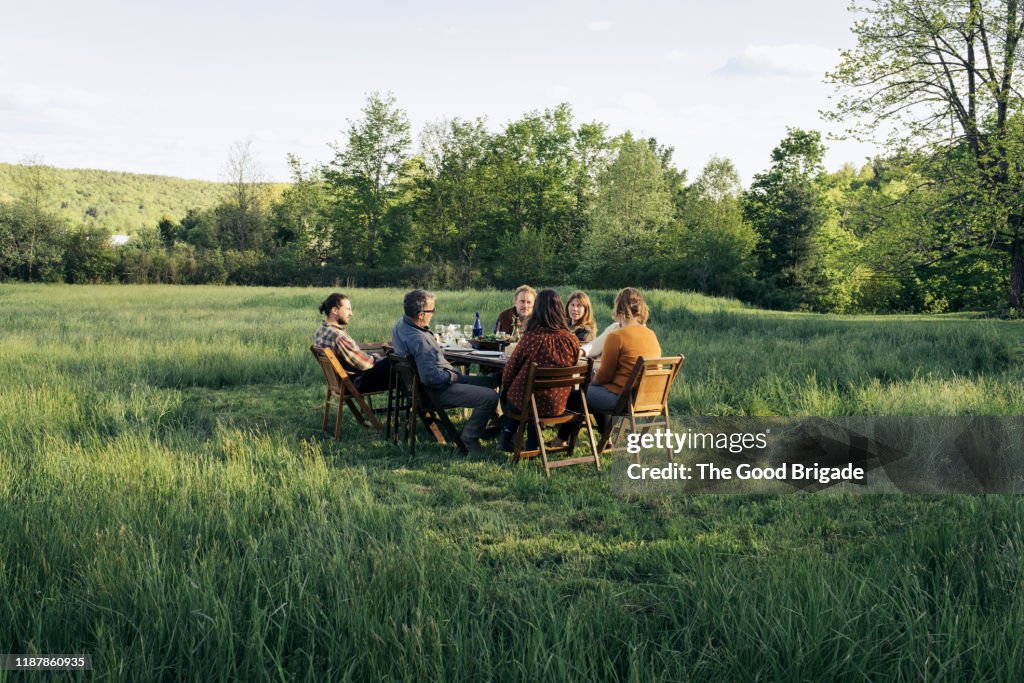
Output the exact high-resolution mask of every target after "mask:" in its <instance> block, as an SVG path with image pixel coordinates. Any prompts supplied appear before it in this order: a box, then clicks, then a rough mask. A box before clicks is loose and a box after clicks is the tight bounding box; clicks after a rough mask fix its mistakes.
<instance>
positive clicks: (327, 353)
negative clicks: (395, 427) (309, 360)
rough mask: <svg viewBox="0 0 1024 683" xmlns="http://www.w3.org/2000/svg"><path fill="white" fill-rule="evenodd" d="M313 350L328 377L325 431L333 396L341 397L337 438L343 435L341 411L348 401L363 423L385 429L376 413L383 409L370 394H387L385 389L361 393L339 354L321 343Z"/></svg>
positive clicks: (335, 428) (311, 347)
mask: <svg viewBox="0 0 1024 683" xmlns="http://www.w3.org/2000/svg"><path fill="white" fill-rule="evenodd" d="M309 350H310V352H311V353H312V354H313V357H314V358H316V360H317V362H318V363H320V369H321V370H323V371H324V379H326V380H327V397H326V398H325V400H324V424H323V430H324V431H325V432H326V431H327V419H328V417H329V416H330V413H331V399H333V398H334V397H337V399H338V417H337V418H336V419H335V421H334V438H335V439H337V438H338V437H339V436H340V435H341V413H342V408H343V406H344V405H345V404H346V403H347V404H348V407H349V408H350V409H351V410H352V414H353V415H355V417H356V420H357V421H358V422H359V424H361V425H362V426H364V427H373V428H374V429H376V430H377V431H381V429H382V427H381V424H380V420H378V419H377V417H376V416H375V415H374V413H375V412H381V411H380V409H377V410H374V408H373V403H372V400H371V399H370V397H371V396H376V395H378V394H383V393H385V392H384V391H371V392H367V393H365V394H364V393H360V391H359V390H358V389H356V385H355V383H354V382H353V381H352V378H351V377H350V376H349V374H348V372H346V371H345V368H344V366H342V364H341V363H340V362H339V361H338V358H337V356H335V355H334V351H332V350H331V349H325V348H321V347H319V346H310V347H309ZM367 423H369V424H367Z"/></svg>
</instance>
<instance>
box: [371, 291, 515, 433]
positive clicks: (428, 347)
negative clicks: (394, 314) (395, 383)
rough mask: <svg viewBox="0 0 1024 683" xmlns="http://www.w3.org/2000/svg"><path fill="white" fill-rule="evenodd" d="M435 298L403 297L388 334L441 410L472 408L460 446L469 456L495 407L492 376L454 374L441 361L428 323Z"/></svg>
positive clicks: (419, 293) (424, 293) (421, 294)
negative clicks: (412, 362)
mask: <svg viewBox="0 0 1024 683" xmlns="http://www.w3.org/2000/svg"><path fill="white" fill-rule="evenodd" d="M436 304H437V298H436V297H435V296H434V295H433V294H431V293H430V292H428V291H426V290H422V289H414V290H413V291H411V292H409V293H408V294H406V295H405V299H404V301H403V308H404V310H405V315H404V316H403V317H402V318H401V319H400V320H399V321H398V322H396V323H395V326H394V328H392V330H391V344H392V345H393V346H394V347H395V353H399V354H402V355H404V356H410V357H412V358H413V360H415V362H416V369H417V370H418V371H419V375H420V382H422V383H423V385H424V386H425V387H427V388H428V389H431V390H432V391H433V392H434V395H435V396H436V397H437V399H438V402H439V403H440V406H439V407H441V408H472V409H473V414H472V415H471V416H470V418H469V420H468V421H467V422H466V426H465V427H463V429H462V443H463V444H465V446H466V449H467V450H468V451H470V452H471V453H472V452H474V451H479V450H480V449H481V446H480V437H481V436H484V432H485V429H486V426H487V421H488V420H490V419H491V417H493V416H494V412H495V410H496V408H497V405H498V394H497V392H496V391H495V388H496V387H497V381H496V380H495V378H494V376H482V377H477V376H469V375H465V374H463V373H461V372H459V371H458V370H456V369H455V368H454V367H453V366H452V364H451V363H450V362H448V359H447V358H445V357H444V352H443V351H442V350H441V346H440V345H439V344H438V343H437V339H436V338H435V337H434V333H433V332H431V331H430V329H429V328H430V319H431V318H432V317H433V316H434V311H435V310H436Z"/></svg>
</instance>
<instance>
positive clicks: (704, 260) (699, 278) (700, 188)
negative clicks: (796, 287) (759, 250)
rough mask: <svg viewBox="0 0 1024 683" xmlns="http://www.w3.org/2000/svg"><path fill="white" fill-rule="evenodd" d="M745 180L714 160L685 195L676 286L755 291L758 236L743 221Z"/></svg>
mask: <svg viewBox="0 0 1024 683" xmlns="http://www.w3.org/2000/svg"><path fill="white" fill-rule="evenodd" d="M741 192H742V187H741V186H740V179H739V175H738V174H737V172H736V169H735V167H734V166H733V165H732V162H731V161H729V160H728V159H718V158H715V159H712V160H711V161H709V162H708V164H707V165H706V166H705V167H704V170H703V171H701V174H700V175H699V176H698V177H697V179H696V180H695V181H694V182H693V184H692V185H691V186H690V187H689V188H687V189H686V191H685V192H684V193H682V201H681V207H680V211H679V214H680V223H679V227H678V235H676V236H675V241H676V250H675V251H676V264H675V268H674V270H675V277H674V278H673V280H672V281H673V284H674V285H675V286H678V287H683V288H686V289H695V290H698V291H700V292H703V293H715V294H725V295H731V296H735V295H736V294H738V293H739V292H741V291H743V290H744V289H746V288H748V287H749V279H750V275H751V271H752V270H753V263H752V261H751V255H752V253H753V250H754V246H755V245H756V243H757V234H756V233H755V232H754V230H753V228H752V227H751V225H750V224H749V223H748V222H747V221H746V220H745V219H744V217H743V209H742V207H741V205H740V193H741Z"/></svg>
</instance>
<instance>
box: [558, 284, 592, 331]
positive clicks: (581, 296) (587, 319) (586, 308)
mask: <svg viewBox="0 0 1024 683" xmlns="http://www.w3.org/2000/svg"><path fill="white" fill-rule="evenodd" d="M573 301H579V302H580V306H583V315H582V316H580V319H579V322H577V321H575V320H573V319H572V316H571V315H569V304H571V303H572V302H573ZM565 319H566V320H567V321H568V322H569V327H573V328H575V327H586V328H587V329H590V330H596V329H597V321H596V320H594V307H593V306H591V305H590V297H589V296H587V293H586V292H581V291H580V290H578V289H577V290H576V291H575V292H573V293H572V294H570V295H569V298H568V299H566V301H565Z"/></svg>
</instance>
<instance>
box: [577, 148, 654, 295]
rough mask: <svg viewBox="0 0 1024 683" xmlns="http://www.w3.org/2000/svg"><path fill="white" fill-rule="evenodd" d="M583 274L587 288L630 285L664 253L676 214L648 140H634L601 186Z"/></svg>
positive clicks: (620, 153) (582, 260)
mask: <svg viewBox="0 0 1024 683" xmlns="http://www.w3.org/2000/svg"><path fill="white" fill-rule="evenodd" d="M598 188H599V193H598V196H597V199H596V200H595V201H594V205H593V210H592V212H591V226H590V232H589V233H588V235H587V237H586V241H585V242H584V246H583V253H582V256H581V258H580V265H579V274H580V277H581V279H583V281H584V282H599V281H600V282H603V283H605V284H608V283H609V281H615V282H620V283H622V282H625V281H627V280H630V279H633V278H634V277H635V276H636V275H637V274H639V273H641V272H646V270H647V267H648V264H649V263H650V261H651V259H652V258H654V257H656V256H658V255H659V254H660V253H661V246H662V244H661V241H662V236H663V233H664V232H665V230H666V229H667V228H668V226H669V224H670V223H671V221H672V218H673V212H674V208H673V205H672V197H671V195H670V193H669V190H668V187H667V184H666V180H665V174H664V171H663V168H662V163H661V161H660V160H659V159H658V157H657V156H655V154H654V151H653V150H652V149H651V146H650V145H649V144H648V142H647V141H646V140H634V139H633V137H632V136H631V135H630V134H628V133H627V134H626V135H625V136H623V137H622V138H621V139H620V140H619V142H618V154H617V155H616V157H615V160H614V161H613V162H612V163H611V164H610V165H609V166H608V168H607V170H605V171H604V173H602V174H601V177H600V179H599V180H598Z"/></svg>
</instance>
